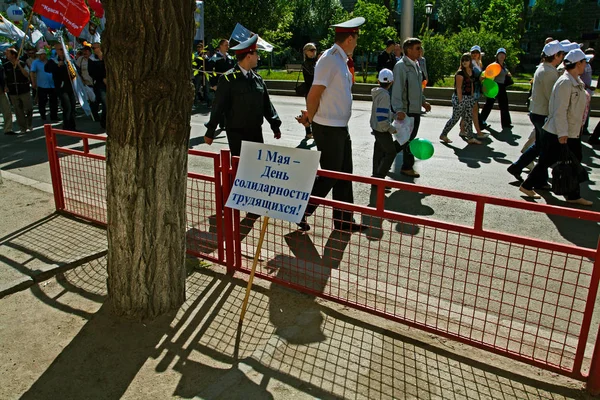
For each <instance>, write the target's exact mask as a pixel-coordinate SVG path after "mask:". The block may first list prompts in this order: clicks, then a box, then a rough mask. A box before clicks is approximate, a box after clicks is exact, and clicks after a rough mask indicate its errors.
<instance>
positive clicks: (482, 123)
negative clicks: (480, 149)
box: [479, 121, 490, 130]
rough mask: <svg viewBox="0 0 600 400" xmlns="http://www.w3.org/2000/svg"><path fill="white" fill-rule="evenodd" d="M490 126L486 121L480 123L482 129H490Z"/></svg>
mask: <svg viewBox="0 0 600 400" xmlns="http://www.w3.org/2000/svg"><path fill="white" fill-rule="evenodd" d="M489 127H490V124H488V123H487V122H485V121H484V122H480V123H479V129H481V130H484V129H488V128H489Z"/></svg>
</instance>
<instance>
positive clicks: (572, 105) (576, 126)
mask: <svg viewBox="0 0 600 400" xmlns="http://www.w3.org/2000/svg"><path fill="white" fill-rule="evenodd" d="M585 105H586V92H585V84H584V83H583V81H582V80H581V79H580V78H579V77H578V78H573V77H572V76H571V74H569V73H568V72H565V73H564V74H563V75H562V76H561V77H560V78H558V80H557V81H556V83H555V84H554V88H553V89H552V95H551V96H550V106H549V109H548V112H549V113H548V119H547V120H546V123H545V124H544V130H546V131H547V132H550V133H553V134H555V135H557V136H558V137H562V136H568V137H569V138H578V137H579V135H580V133H581V126H582V125H583V114H584V112H585Z"/></svg>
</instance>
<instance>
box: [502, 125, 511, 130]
mask: <svg viewBox="0 0 600 400" xmlns="http://www.w3.org/2000/svg"><path fill="white" fill-rule="evenodd" d="M513 127H514V125H512V124H508V125H503V126H502V129H512V128H513Z"/></svg>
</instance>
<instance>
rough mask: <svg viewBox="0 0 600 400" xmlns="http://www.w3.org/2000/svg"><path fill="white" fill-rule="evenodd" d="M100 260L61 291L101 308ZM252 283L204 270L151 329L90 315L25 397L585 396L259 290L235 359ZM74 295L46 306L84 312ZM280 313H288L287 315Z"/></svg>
mask: <svg viewBox="0 0 600 400" xmlns="http://www.w3.org/2000/svg"><path fill="white" fill-rule="evenodd" d="M308 257H310V256H308ZM102 260H105V259H102ZM102 260H100V261H98V262H96V263H95V264H94V265H91V264H90V265H86V266H83V267H80V268H77V269H75V270H71V271H68V272H66V273H65V274H64V275H63V276H61V277H59V278H60V279H59V282H61V285H62V287H63V288H64V291H63V293H64V292H67V293H76V294H78V295H81V296H86V297H87V298H90V299H92V300H94V301H96V302H98V303H99V302H101V301H102V300H103V299H104V296H105V293H106V292H105V289H104V282H105V276H106V275H105V269H104V265H103V262H104V261H102ZM245 286H246V282H245V281H244V280H241V279H236V278H233V277H230V276H227V275H222V274H220V273H218V272H215V271H212V270H208V269H202V270H198V271H195V272H194V273H192V274H191V275H190V276H189V277H188V281H187V295H188V298H187V301H186V302H185V304H184V305H183V306H182V307H181V308H180V310H178V312H176V313H172V314H170V315H165V316H163V317H161V318H159V319H157V320H156V321H154V322H132V321H125V320H121V319H119V318H117V317H115V316H113V315H111V313H110V311H109V306H108V304H104V305H103V306H102V307H101V308H100V309H99V310H98V311H97V312H96V313H94V314H88V315H84V314H80V315H84V318H87V319H88V321H87V323H86V324H85V326H83V328H82V329H81V330H80V331H79V332H78V333H77V335H76V336H75V337H74V338H73V340H72V341H71V342H70V343H69V344H68V345H67V346H66V347H65V348H64V349H63V350H62V352H61V353H60V355H59V356H58V357H57V358H56V359H54V361H53V362H52V364H51V365H49V366H48V368H47V369H46V370H45V371H44V372H43V373H42V374H41V376H39V378H38V379H37V380H36V381H35V382H34V383H33V385H32V386H31V387H30V388H29V390H27V392H26V393H25V394H24V395H23V397H22V398H23V399H36V400H37V399H41V400H43V399H55V398H57V397H60V398H63V399H83V398H85V399H119V398H121V397H122V396H123V395H124V394H125V393H126V392H127V394H128V395H129V396H131V395H134V396H136V397H140V398H153V397H154V398H164V397H165V396H166V395H171V396H180V397H183V398H192V397H194V396H198V397H201V398H211V399H212V398H227V399H248V398H252V399H271V398H280V399H287V398H290V396H292V395H293V393H292V390H297V391H299V392H302V393H304V394H305V395H309V396H311V397H316V398H321V399H338V398H373V399H375V398H417V397H418V398H441V397H447V396H449V397H456V398H486V399H487V398H517V399H521V398H538V397H543V398H554V399H558V398H580V397H581V395H582V393H581V391H580V390H579V389H577V388H570V387H565V386H559V385H555V384H552V383H547V382H544V381H541V380H540V379H537V378H530V377H525V376H521V375H518V374H515V373H512V372H510V367H507V365H509V366H514V362H512V361H509V364H506V363H505V364H504V368H498V367H496V366H492V365H488V364H489V360H488V359H486V360H485V361H478V360H475V359H474V358H477V352H478V351H477V350H475V351H474V352H473V351H471V352H469V351H468V350H469V349H470V348H468V347H463V348H462V353H463V354H464V353H469V357H466V356H463V355H459V354H457V353H460V352H461V349H460V346H461V345H460V344H458V343H455V342H451V341H447V340H445V339H440V338H438V339H436V341H431V340H429V341H430V342H431V343H429V342H427V341H423V340H422V339H419V338H415V337H412V336H407V335H406V334H403V333H398V332H395V331H391V330H390V329H389V328H387V327H388V326H389V327H393V326H394V324H392V323H391V322H385V321H383V320H379V319H377V318H375V317H370V321H369V322H365V321H364V320H359V319H357V318H355V317H354V315H357V316H358V315H359V313H358V312H351V315H348V312H346V311H344V313H342V312H340V311H337V310H335V309H333V307H327V306H325V305H322V304H319V303H317V302H315V300H314V298H313V297H312V296H307V295H303V294H298V293H297V292H294V291H290V290H287V289H284V288H281V287H279V286H277V285H275V284H271V287H270V289H266V288H264V287H262V286H256V285H255V286H254V289H253V294H252V297H251V302H250V306H249V309H248V314H247V316H246V321H245V322H244V325H243V327H242V328H241V335H240V336H239V338H238V339H239V342H238V344H239V354H238V357H237V358H236V357H235V354H234V347H235V342H236V335H237V330H238V318H239V309H240V305H241V302H242V299H243V297H244V290H245ZM36 288H37V289H36V290H38V291H41V292H43V291H44V290H45V289H44V288H40V287H37V286H36ZM69 298H70V299H71V301H72V298H73V296H60V297H56V296H54V297H52V296H46V297H43V298H41V299H43V301H44V302H45V303H46V304H47V305H49V306H51V307H55V308H59V309H61V310H62V311H64V312H65V313H75V311H77V310H74V309H70V308H69V307H72V306H70V305H69V304H67V303H68V302H69V300H68V299H69ZM334 307H337V308H341V307H339V306H334ZM282 309H285V310H289V311H290V312H289V313H285V315H279V314H282V311H281V310H282ZM267 310H268V312H267ZM294 310H295V311H296V312H294ZM360 315H362V314H360ZM363 316H364V315H363ZM277 319H278V322H277V323H274V320H277ZM269 321H271V323H269ZM273 325H275V326H273ZM423 336H427V337H429V335H423ZM289 339H297V341H294V340H289ZM50 340H51V339H50ZM465 349H467V350H466V351H465ZM471 350H472V349H471ZM484 354H485V353H484ZM532 374H533V372H532ZM165 381H169V384H165ZM173 381H175V382H173Z"/></svg>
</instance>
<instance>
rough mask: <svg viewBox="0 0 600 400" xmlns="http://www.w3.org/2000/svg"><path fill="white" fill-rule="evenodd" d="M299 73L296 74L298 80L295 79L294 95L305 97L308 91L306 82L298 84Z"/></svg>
mask: <svg viewBox="0 0 600 400" xmlns="http://www.w3.org/2000/svg"><path fill="white" fill-rule="evenodd" d="M301 73H302V71H301V72H298V78H296V87H295V90H296V95H297V96H302V97H305V96H306V95H307V94H308V89H307V88H306V82H302V83H300V84H298V81H299V80H300V74H301Z"/></svg>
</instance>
